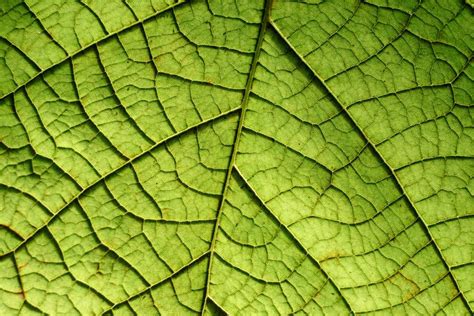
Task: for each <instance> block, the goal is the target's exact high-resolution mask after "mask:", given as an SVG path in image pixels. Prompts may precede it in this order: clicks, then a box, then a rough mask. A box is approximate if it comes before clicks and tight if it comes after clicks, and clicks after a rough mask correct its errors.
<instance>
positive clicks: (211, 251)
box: [201, 0, 273, 314]
mask: <svg viewBox="0 0 474 316" xmlns="http://www.w3.org/2000/svg"><path fill="white" fill-rule="evenodd" d="M272 3H273V0H265V9H264V12H263V17H262V23H261V25H260V31H259V34H258V39H257V44H256V47H255V53H254V55H253V59H252V65H251V67H250V72H249V76H248V79H247V83H246V85H245V92H244V96H243V98H242V103H241V108H240V116H239V121H238V126H237V130H236V132H235V138H234V145H233V147H232V154H231V157H230V161H229V166H228V168H227V173H226V177H225V182H224V189H223V192H222V198H221V200H220V202H219V208H218V210H217V215H216V222H215V224H214V228H213V232H212V238H211V244H210V248H209V265H208V269H207V279H206V290H205V291H206V292H205V294H204V295H205V296H204V300H203V305H202V310H201V314H204V311H205V308H206V304H207V300H208V297H209V287H210V281H211V269H212V261H213V256H214V251H215V243H216V239H217V232H218V231H219V223H220V218H221V214H222V209H223V208H224V203H225V197H226V195H227V191H228V189H229V182H230V178H231V175H232V171H233V170H234V164H235V159H236V157H237V152H238V148H239V142H240V136H241V134H242V127H243V124H244V119H245V112H246V111H247V105H248V102H249V97H250V91H251V90H252V84H253V79H254V77H255V71H256V69H257V63H258V59H259V56H260V51H261V49H262V43H263V38H264V36H265V32H266V29H267V25H268V23H269V20H270V10H271V7H272Z"/></svg>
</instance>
